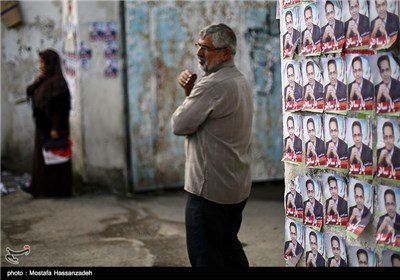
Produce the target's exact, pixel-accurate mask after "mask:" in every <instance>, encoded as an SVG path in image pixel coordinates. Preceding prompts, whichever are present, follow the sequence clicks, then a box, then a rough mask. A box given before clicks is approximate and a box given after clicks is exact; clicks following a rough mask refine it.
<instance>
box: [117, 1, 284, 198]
mask: <svg viewBox="0 0 400 280" xmlns="http://www.w3.org/2000/svg"><path fill="white" fill-rule="evenodd" d="M124 3H125V30H126V33H125V36H126V38H125V42H126V60H127V87H128V88H127V91H128V102H129V137H130V147H131V149H130V160H131V174H132V182H133V188H134V191H136V192H138V191H143V190H151V189H157V188H170V187H177V186H182V185H183V179H184V178H183V176H184V160H185V154H184V137H178V136H175V135H174V134H173V133H172V130H171V127H170V118H171V115H172V113H173V112H174V111H175V109H176V108H177V106H179V105H180V104H181V103H182V101H183V99H184V93H183V90H182V89H181V88H180V86H179V85H178V83H177V77H178V75H179V73H180V71H181V70H183V69H185V68H188V69H191V70H192V71H195V72H197V74H198V75H199V76H201V75H202V72H201V71H200V70H199V68H198V66H197V59H196V49H195V47H194V43H196V42H197V40H198V33H199V31H200V29H201V28H203V27H204V26H206V25H208V24H212V23H220V22H224V23H226V24H228V25H230V26H231V27H232V28H233V29H234V30H235V32H236V34H237V37H238V52H237V55H236V57H235V62H236V65H237V66H238V67H239V69H240V70H241V71H242V72H243V73H244V74H245V75H246V76H247V77H248V78H249V79H250V80H251V81H252V83H253V87H254V107H255V111H254V114H255V115H254V124H253V164H252V175H253V180H254V181H261V180H270V179H278V178H279V179H280V178H283V164H282V163H281V154H282V114H281V93H280V87H281V81H280V59H279V56H280V52H279V33H276V34H274V33H273V32H279V25H278V22H277V20H274V19H275V11H276V10H275V8H276V7H275V1H273V2H269V1H204V2H203V1H125V2H124Z"/></svg>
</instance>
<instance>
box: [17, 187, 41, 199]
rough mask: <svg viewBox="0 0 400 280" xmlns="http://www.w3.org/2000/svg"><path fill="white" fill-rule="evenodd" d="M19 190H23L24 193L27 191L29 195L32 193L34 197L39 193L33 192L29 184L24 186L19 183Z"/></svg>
mask: <svg viewBox="0 0 400 280" xmlns="http://www.w3.org/2000/svg"><path fill="white" fill-rule="evenodd" d="M21 190H23V191H24V192H26V193H29V194H30V195H32V196H33V197H34V198H37V197H38V196H39V195H38V194H37V193H34V192H33V191H32V188H31V187H30V186H24V185H21Z"/></svg>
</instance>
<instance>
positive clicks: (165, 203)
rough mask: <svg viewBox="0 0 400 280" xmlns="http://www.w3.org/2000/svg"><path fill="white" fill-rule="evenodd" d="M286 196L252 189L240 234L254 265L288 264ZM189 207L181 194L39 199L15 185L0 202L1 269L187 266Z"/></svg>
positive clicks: (276, 186)
mask: <svg viewBox="0 0 400 280" xmlns="http://www.w3.org/2000/svg"><path fill="white" fill-rule="evenodd" d="M22 181H23V180H22ZM3 183H5V184H7V186H8V187H9V186H10V182H4V181H3ZM283 189H284V187H283V183H282V182H275V183H259V184H255V185H254V187H253V191H252V194H251V196H250V198H249V201H248V204H247V206H246V208H245V211H244V216H243V224H242V228H241V231H240V234H239V238H240V240H241V241H242V242H243V243H244V246H245V247H244V249H245V252H246V254H247V256H248V258H249V262H250V265H251V266H256V267H264V266H284V265H285V264H284V260H283V258H282V252H283V244H284V243H283V239H284V210H283V205H282V201H283ZM185 201H186V193H185V192H184V191H181V190H174V191H170V190H169V191H157V192H151V193H145V194H138V195H135V196H134V197H131V198H127V197H118V196H115V195H111V194H90V195H80V196H74V197H72V198H68V199H53V198H40V199H33V198H32V197H31V196H30V195H29V194H27V193H25V192H22V191H20V190H18V186H16V191H15V192H12V193H9V194H5V195H2V197H1V252H2V254H1V266H8V267H10V266H11V267H16V268H17V267H31V266H45V267H47V266H48V267H56V266H63V267H68V266H84V267H92V266H106V267H114V266H115V267H139V266H140V267H143V266H144V267H188V266H190V264H189V261H188V258H187V253H186V242H185V227H184V206H185ZM24 245H29V247H30V253H29V255H22V256H19V257H18V262H19V264H11V263H10V262H9V261H7V260H6V258H5V255H6V254H7V251H6V248H7V247H8V248H9V249H11V250H22V249H23V248H24Z"/></svg>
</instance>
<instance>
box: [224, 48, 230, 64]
mask: <svg viewBox="0 0 400 280" xmlns="http://www.w3.org/2000/svg"><path fill="white" fill-rule="evenodd" d="M222 58H223V60H224V61H228V60H231V59H232V50H231V49H230V48H226V49H223V50H222Z"/></svg>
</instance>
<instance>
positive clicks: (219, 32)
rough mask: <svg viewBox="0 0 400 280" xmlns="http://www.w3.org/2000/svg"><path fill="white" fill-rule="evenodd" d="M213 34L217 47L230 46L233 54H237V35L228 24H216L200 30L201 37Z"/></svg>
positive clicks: (213, 40)
mask: <svg viewBox="0 0 400 280" xmlns="http://www.w3.org/2000/svg"><path fill="white" fill-rule="evenodd" d="M209 34H211V38H212V42H213V44H214V47H216V48H224V47H227V48H230V49H231V51H232V54H233V55H235V54H236V35H235V32H234V31H233V30H232V29H231V28H230V27H229V26H227V25H226V24H223V23H220V24H214V25H209V26H206V27H204V28H203V29H202V30H201V31H200V38H204V37H206V36H207V35H209Z"/></svg>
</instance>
